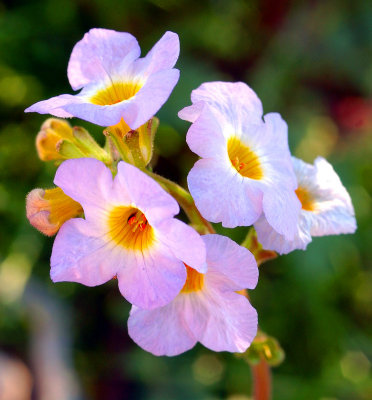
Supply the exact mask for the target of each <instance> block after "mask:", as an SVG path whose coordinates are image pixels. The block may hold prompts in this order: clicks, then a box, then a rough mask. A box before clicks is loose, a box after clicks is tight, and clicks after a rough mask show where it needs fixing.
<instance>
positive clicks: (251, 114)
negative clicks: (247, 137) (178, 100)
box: [191, 82, 263, 132]
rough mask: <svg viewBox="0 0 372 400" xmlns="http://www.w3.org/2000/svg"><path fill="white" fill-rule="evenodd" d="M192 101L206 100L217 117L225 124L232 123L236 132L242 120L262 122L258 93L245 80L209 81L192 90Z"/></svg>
mask: <svg viewBox="0 0 372 400" xmlns="http://www.w3.org/2000/svg"><path fill="white" fill-rule="evenodd" d="M191 101H192V102H193V103H197V102H199V101H204V102H206V103H207V104H208V105H209V106H210V107H211V109H213V110H214V111H215V115H216V118H217V119H218V121H219V122H220V123H221V124H223V125H226V124H231V122H233V127H235V132H237V129H236V128H238V129H240V126H241V122H242V121H245V120H247V119H248V120H249V121H250V123H251V124H252V123H259V122H262V119H261V118H262V113H263V110H262V104H261V101H260V99H259V98H258V97H257V95H256V93H255V92H254V91H253V90H252V89H251V88H250V87H249V86H248V85H246V84H245V83H243V82H235V83H231V82H207V83H203V84H202V85H200V86H199V87H198V88H197V89H195V90H193V91H192V92H191Z"/></svg>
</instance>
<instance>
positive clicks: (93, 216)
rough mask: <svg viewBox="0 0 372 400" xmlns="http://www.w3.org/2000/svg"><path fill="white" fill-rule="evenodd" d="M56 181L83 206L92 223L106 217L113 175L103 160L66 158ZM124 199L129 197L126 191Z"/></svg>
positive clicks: (123, 195)
mask: <svg viewBox="0 0 372 400" xmlns="http://www.w3.org/2000/svg"><path fill="white" fill-rule="evenodd" d="M54 183H55V184H56V185H57V186H59V187H60V188H61V189H62V190H63V191H64V192H65V193H66V194H67V195H68V196H70V197H71V198H72V199H74V200H75V201H77V202H78V203H80V204H81V205H82V206H83V209H84V213H85V216H86V218H87V219H89V220H90V221H91V222H92V223H93V222H94V221H95V220H97V218H98V219H99V220H100V221H101V220H102V218H104V214H105V211H106V205H107V202H108V201H109V200H110V194H111V189H112V175H111V172H110V170H109V169H108V168H107V167H106V166H105V164H104V163H103V162H101V161H98V160H96V159H93V158H78V159H71V160H66V161H64V162H63V163H62V164H61V165H60V167H59V168H58V170H57V172H56V175H55V177H54ZM122 199H128V197H126V193H125V192H123V193H122ZM98 222H99V221H97V223H98Z"/></svg>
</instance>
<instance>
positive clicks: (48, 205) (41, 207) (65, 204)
mask: <svg viewBox="0 0 372 400" xmlns="http://www.w3.org/2000/svg"><path fill="white" fill-rule="evenodd" d="M82 212H83V208H82V207H81V205H80V204H79V203H77V202H76V201H75V200H73V199H72V198H71V197H69V196H67V195H66V194H65V193H64V192H63V190H62V189H61V188H59V187H57V188H54V189H47V190H44V189H34V190H32V191H31V192H30V193H29V194H28V195H27V198H26V215H27V218H28V220H29V221H30V224H31V225H32V226H34V227H35V228H36V229H38V230H39V231H40V232H42V233H44V234H45V235H47V236H53V235H54V234H56V233H57V232H58V230H59V228H60V227H61V226H62V225H63V224H64V222H66V221H67V220H69V219H71V218H74V217H76V216H78V215H79V214H81V213H82Z"/></svg>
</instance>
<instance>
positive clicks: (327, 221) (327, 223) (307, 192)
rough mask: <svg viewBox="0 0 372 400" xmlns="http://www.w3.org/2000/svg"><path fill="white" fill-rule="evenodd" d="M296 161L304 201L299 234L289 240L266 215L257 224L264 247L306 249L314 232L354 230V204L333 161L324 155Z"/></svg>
mask: <svg viewBox="0 0 372 400" xmlns="http://www.w3.org/2000/svg"><path fill="white" fill-rule="evenodd" d="M292 161H293V166H294V171H295V173H296V176H297V179H298V189H297V190H296V193H297V196H298V198H299V199H300V201H301V204H302V209H301V212H300V218H299V221H298V225H297V232H296V235H295V236H294V238H293V240H287V239H286V238H285V237H283V236H282V235H280V234H278V233H277V232H275V231H274V230H273V229H272V228H271V226H270V225H269V224H268V222H267V220H266V218H265V217H264V216H262V217H261V218H260V219H259V220H258V221H257V222H256V223H255V225H254V226H255V228H256V231H257V237H258V240H259V241H260V243H261V244H262V245H263V247H264V248H265V249H268V250H275V251H277V252H278V253H280V254H287V253H289V252H291V251H293V250H296V249H302V250H305V249H306V247H307V245H308V244H309V243H310V242H311V237H312V236H325V235H339V234H341V233H354V232H355V230H356V220H355V216H354V208H353V205H352V203H351V199H350V196H349V194H348V192H347V191H346V189H345V188H344V186H343V185H342V183H341V181H340V178H339V177H338V175H337V174H336V172H335V171H334V169H333V168H332V165H331V164H329V163H328V162H327V161H326V160H325V159H324V158H322V157H318V158H317V159H316V160H315V162H314V165H311V164H307V163H305V162H303V161H302V160H299V159H298V158H295V157H292Z"/></svg>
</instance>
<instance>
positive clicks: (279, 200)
mask: <svg viewBox="0 0 372 400" xmlns="http://www.w3.org/2000/svg"><path fill="white" fill-rule="evenodd" d="M300 210H301V203H300V201H299V200H298V198H297V196H296V194H295V192H294V191H290V190H287V191H284V190H282V189H281V188H280V187H277V186H276V185H275V186H274V185H273V186H272V187H270V188H266V189H265V192H264V197H263V211H264V213H265V217H266V219H267V221H268V223H269V224H270V225H271V226H272V227H273V228H274V229H275V230H276V231H277V232H278V233H280V234H282V235H284V236H285V237H286V239H287V240H293V238H294V236H295V235H296V232H297V224H298V220H299V217H300Z"/></svg>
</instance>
